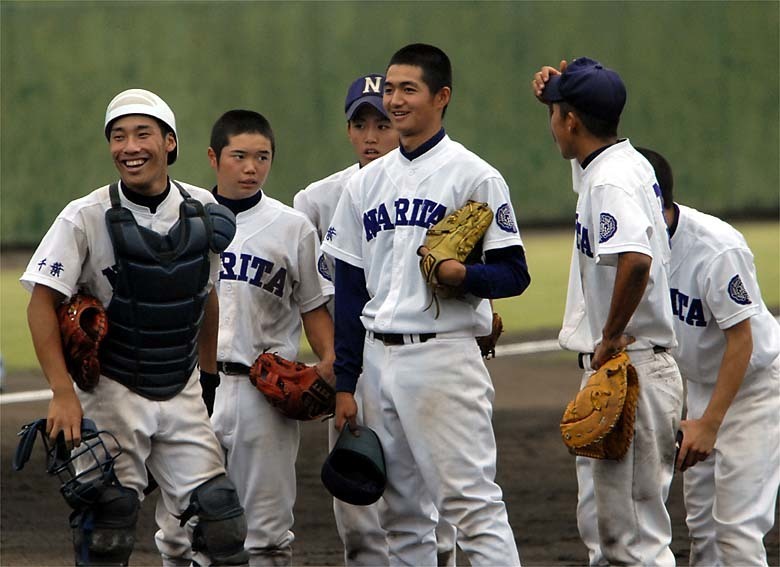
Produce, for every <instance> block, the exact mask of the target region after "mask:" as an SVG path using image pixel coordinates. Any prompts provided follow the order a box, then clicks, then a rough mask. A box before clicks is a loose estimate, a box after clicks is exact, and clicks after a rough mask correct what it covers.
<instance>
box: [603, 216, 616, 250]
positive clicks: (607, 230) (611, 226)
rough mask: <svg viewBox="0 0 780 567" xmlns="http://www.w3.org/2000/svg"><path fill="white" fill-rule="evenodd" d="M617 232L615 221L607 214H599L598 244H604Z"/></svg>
mask: <svg viewBox="0 0 780 567" xmlns="http://www.w3.org/2000/svg"><path fill="white" fill-rule="evenodd" d="M616 232H617V219H616V218H615V217H613V216H612V215H610V214H609V213H601V216H600V217H599V244H601V243H602V242H606V241H607V240H609V239H610V238H612V237H613V236H615V233H616Z"/></svg>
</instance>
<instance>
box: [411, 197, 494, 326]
mask: <svg viewBox="0 0 780 567" xmlns="http://www.w3.org/2000/svg"><path fill="white" fill-rule="evenodd" d="M492 220H493V211H491V210H490V207H489V206H488V205H487V203H478V202H476V201H469V202H468V203H466V204H465V205H464V206H462V207H461V208H460V209H458V210H456V211H454V212H453V213H452V214H450V215H448V216H446V217H445V218H443V219H442V220H440V221H439V222H437V223H436V224H435V225H433V226H432V227H430V228H429V229H428V232H427V234H426V236H425V242H424V246H425V247H426V248H427V249H428V253H427V254H425V256H423V257H422V259H421V260H420V271H421V272H422V275H423V278H424V279H425V283H427V284H428V286H430V287H431V289H432V290H433V298H434V300H437V299H438V297H442V298H451V297H455V296H457V295H458V293H459V290H458V289H457V288H453V287H452V286H447V285H444V284H442V283H440V282H439V280H438V278H437V277H436V270H437V269H438V267H439V264H441V263H442V262H444V261H446V260H457V261H458V262H463V263H466V262H467V259H468V258H469V255H470V254H471V253H472V252H473V251H474V249H475V248H476V247H477V244H478V243H479V241H480V240H481V239H482V237H483V236H484V235H485V232H487V229H488V227H489V226H490V223H491V222H492ZM432 302H433V300H432ZM429 307H430V305H429ZM437 316H438V302H437Z"/></svg>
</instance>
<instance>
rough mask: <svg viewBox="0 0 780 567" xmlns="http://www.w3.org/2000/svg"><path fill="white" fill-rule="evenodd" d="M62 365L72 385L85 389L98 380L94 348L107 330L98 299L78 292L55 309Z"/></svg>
mask: <svg viewBox="0 0 780 567" xmlns="http://www.w3.org/2000/svg"><path fill="white" fill-rule="evenodd" d="M57 319H58V320H59V324H60V335H61V337H62V353H63V354H64V355H65V364H66V366H67V368H68V372H69V373H70V375H71V377H72V378H73V381H74V382H75V383H76V386H78V387H79V388H81V389H82V390H84V391H85V392H89V391H91V390H93V389H94V388H95V386H97V383H98V380H99V379H100V360H99V359H98V349H99V348H100V342H101V341H102V340H103V337H105V336H106V332H107V331H108V318H107V317H106V310H105V309H104V308H103V304H102V303H100V301H99V300H98V299H97V298H95V297H93V296H91V295H88V294H86V293H82V292H79V293H77V294H76V295H74V296H73V297H71V298H70V300H69V301H66V302H64V303H62V304H61V305H60V306H59V307H58V308H57Z"/></svg>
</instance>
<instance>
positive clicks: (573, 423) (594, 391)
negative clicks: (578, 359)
mask: <svg viewBox="0 0 780 567" xmlns="http://www.w3.org/2000/svg"><path fill="white" fill-rule="evenodd" d="M638 399H639V380H638V379H637V374H636V369H634V367H633V365H632V364H631V359H630V358H629V357H628V355H627V354H626V353H625V352H621V353H619V354H617V355H615V356H613V357H612V358H611V359H609V360H608V361H607V362H606V363H604V364H603V365H602V366H601V368H599V369H598V371H596V372H594V373H593V375H592V376H591V377H590V378H589V379H588V383H587V384H586V385H585V387H584V388H583V389H582V390H580V391H579V393H577V396H576V397H575V398H574V399H573V400H572V401H571V402H569V405H568V406H566V411H564V412H563V417H562V418H561V435H562V436H563V442H564V443H565V444H566V446H567V447H568V448H569V451H570V452H571V453H574V454H576V455H581V456H583V457H592V458H594V459H613V460H620V459H622V458H623V457H624V456H625V454H626V452H627V451H628V448H629V446H630V445H631V441H632V440H633V438H634V420H635V418H636V406H637V401H638Z"/></svg>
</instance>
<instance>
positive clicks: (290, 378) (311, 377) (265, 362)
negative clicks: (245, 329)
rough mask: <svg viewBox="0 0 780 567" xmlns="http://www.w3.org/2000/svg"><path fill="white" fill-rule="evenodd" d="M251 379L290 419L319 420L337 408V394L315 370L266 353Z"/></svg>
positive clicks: (254, 369)
mask: <svg viewBox="0 0 780 567" xmlns="http://www.w3.org/2000/svg"><path fill="white" fill-rule="evenodd" d="M249 379H250V380H251V381H252V384H254V385H255V387H256V388H257V389H258V390H260V392H262V393H263V395H264V396H265V397H266V399H267V400H268V402H269V403H270V404H271V405H272V406H274V407H275V408H276V409H277V410H279V411H280V412H281V413H282V415H284V416H286V417H289V418H291V419H299V420H302V421H307V420H310V419H316V418H318V417H320V416H323V415H326V414H330V413H333V412H334V410H335V408H336V390H335V389H334V388H333V386H331V385H330V384H329V383H328V382H327V381H326V380H325V379H324V378H322V377H321V376H320V375H319V374H318V373H317V369H316V368H315V367H314V366H307V365H305V364H303V363H301V362H294V361H291V360H287V359H286V358H282V357H281V356H278V355H277V354H274V353H270V352H265V353H263V354H261V355H260V356H258V357H257V360H255V362H254V364H253V365H252V368H251V369H250V371H249Z"/></svg>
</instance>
